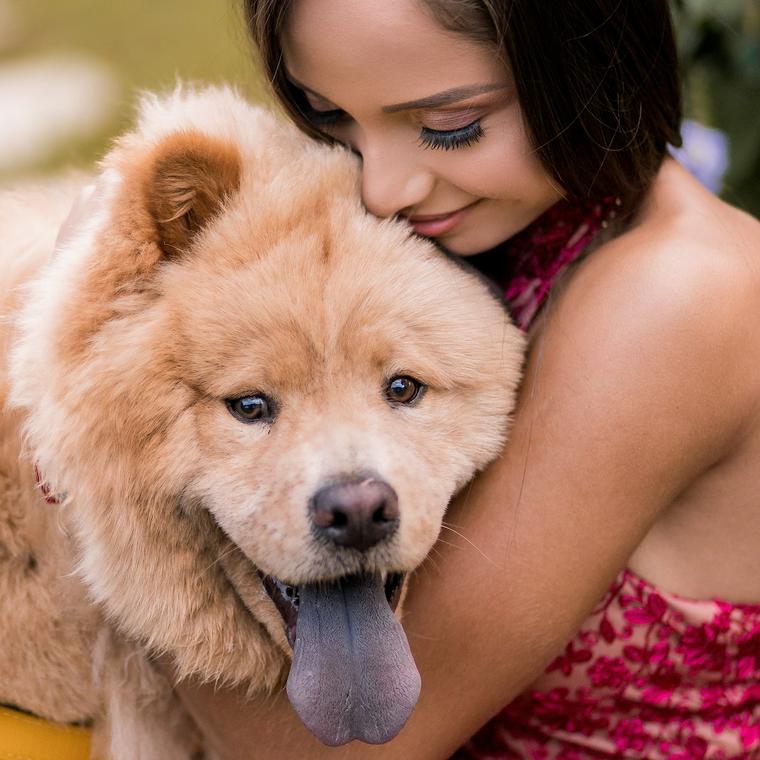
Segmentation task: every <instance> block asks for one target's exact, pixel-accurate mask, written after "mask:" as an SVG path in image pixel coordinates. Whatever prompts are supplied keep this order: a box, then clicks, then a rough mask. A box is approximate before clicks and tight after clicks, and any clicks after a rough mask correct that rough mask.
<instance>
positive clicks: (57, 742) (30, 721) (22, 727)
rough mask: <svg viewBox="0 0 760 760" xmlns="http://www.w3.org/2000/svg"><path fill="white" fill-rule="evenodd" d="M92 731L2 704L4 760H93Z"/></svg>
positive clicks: (0, 728) (0, 735) (0, 752)
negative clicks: (91, 756)
mask: <svg viewBox="0 0 760 760" xmlns="http://www.w3.org/2000/svg"><path fill="white" fill-rule="evenodd" d="M91 741H92V731H91V730H90V729H89V728H84V727H82V726H71V725H65V724H61V723H52V722H51V721H49V720H45V719H44V718H38V717H36V716H34V715H29V714H28V713H24V712H20V711H19V710H14V709H12V708H10V707H3V706H2V705H0V760H19V759H20V758H23V760H89V757H90V746H91Z"/></svg>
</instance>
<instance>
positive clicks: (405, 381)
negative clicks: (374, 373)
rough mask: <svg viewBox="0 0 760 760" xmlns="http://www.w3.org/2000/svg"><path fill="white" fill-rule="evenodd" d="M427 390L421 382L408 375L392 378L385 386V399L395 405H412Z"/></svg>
mask: <svg viewBox="0 0 760 760" xmlns="http://www.w3.org/2000/svg"><path fill="white" fill-rule="evenodd" d="M424 390H425V385H423V384H422V383H421V382H420V381H419V380H415V379H414V378H413V377H409V376H408V375H400V376H398V377H392V378H391V379H390V380H389V381H388V384H387V385H386V386H385V397H386V398H387V399H388V401H392V402H393V403H394V404H411V403H413V402H414V401H416V400H417V399H418V398H419V396H420V394H421V393H422V391H424Z"/></svg>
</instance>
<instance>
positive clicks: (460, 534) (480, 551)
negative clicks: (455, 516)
mask: <svg viewBox="0 0 760 760" xmlns="http://www.w3.org/2000/svg"><path fill="white" fill-rule="evenodd" d="M442 527H443V528H445V529H446V530H450V531H451V532H452V533H454V534H456V535H457V536H459V537H460V538H461V539H464V540H465V541H467V543H468V544H469V545H470V546H471V547H472V548H473V549H475V551H476V552H477V553H478V554H480V556H481V557H483V559H485V560H487V561H488V562H490V563H491V564H492V565H493V566H494V567H496V563H495V562H494V561H493V560H492V559H491V558H490V557H489V556H488V555H487V554H486V553H485V552H484V551H483V550H482V549H481V548H480V547H479V546H478V545H477V544H475V543H473V542H472V541H470V539H469V538H467V536H465V535H464V533H461V532H460V531H458V530H456V529H455V528H452V527H451V526H450V525H443V526H442ZM438 540H439V541H440V539H438Z"/></svg>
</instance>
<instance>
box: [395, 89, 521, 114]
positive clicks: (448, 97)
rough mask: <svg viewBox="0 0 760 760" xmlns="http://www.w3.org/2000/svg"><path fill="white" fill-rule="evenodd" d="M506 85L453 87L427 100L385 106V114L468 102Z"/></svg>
mask: <svg viewBox="0 0 760 760" xmlns="http://www.w3.org/2000/svg"><path fill="white" fill-rule="evenodd" d="M506 87H507V85H506V84H475V85H466V86H464V87H452V88H451V89H450V90H444V91H443V92H438V93H436V94H435V95H428V96H427V97H426V98H420V99H419V100H409V101H407V102H406V103H394V104H393V105H391V106H383V109H382V110H383V112H384V113H395V112H396V111H410V110H414V109H417V108H438V107H439V106H445V105H448V104H449V103H456V102H457V101H459V100H466V99H467V98H471V97H473V96H475V95H482V94H483V93H485V92H493V91H494V90H503V89H504V88H506Z"/></svg>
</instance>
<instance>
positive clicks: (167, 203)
mask: <svg viewBox="0 0 760 760" xmlns="http://www.w3.org/2000/svg"><path fill="white" fill-rule="evenodd" d="M240 173H241V160H240V153H239V152H238V149H237V148H236V146H235V145H233V144H231V143H229V142H225V141H224V140H222V139H219V138H213V137H209V136H208V135H204V134H202V133H200V132H192V131H187V132H179V133H177V134H174V135H171V136H170V137H167V138H165V139H164V140H163V141H162V142H161V143H159V145H158V146H157V147H156V149H155V151H154V153H153V155H152V157H151V159H150V162H149V167H148V171H147V172H145V173H144V175H143V182H142V192H143V198H144V202H145V208H146V210H147V212H148V216H149V217H150V221H151V224H152V225H153V232H154V235H155V239H156V241H157V243H158V245H159V247H160V248H161V249H162V252H163V254H164V255H167V256H170V257H173V256H176V255H177V254H178V253H181V252H182V251H185V250H187V248H188V247H189V246H190V244H191V242H192V240H193V238H194V237H195V236H196V235H197V234H198V232H200V231H201V230H202V229H203V228H204V227H205V226H206V225H207V224H208V223H209V222H210V221H211V220H212V219H213V218H214V217H215V216H216V215H217V214H218V213H219V211H220V210H221V208H222V206H223V204H224V201H225V200H226V199H227V198H228V197H229V196H230V195H232V194H233V193H234V192H235V191H236V190H237V189H238V187H239V186H240Z"/></svg>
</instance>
